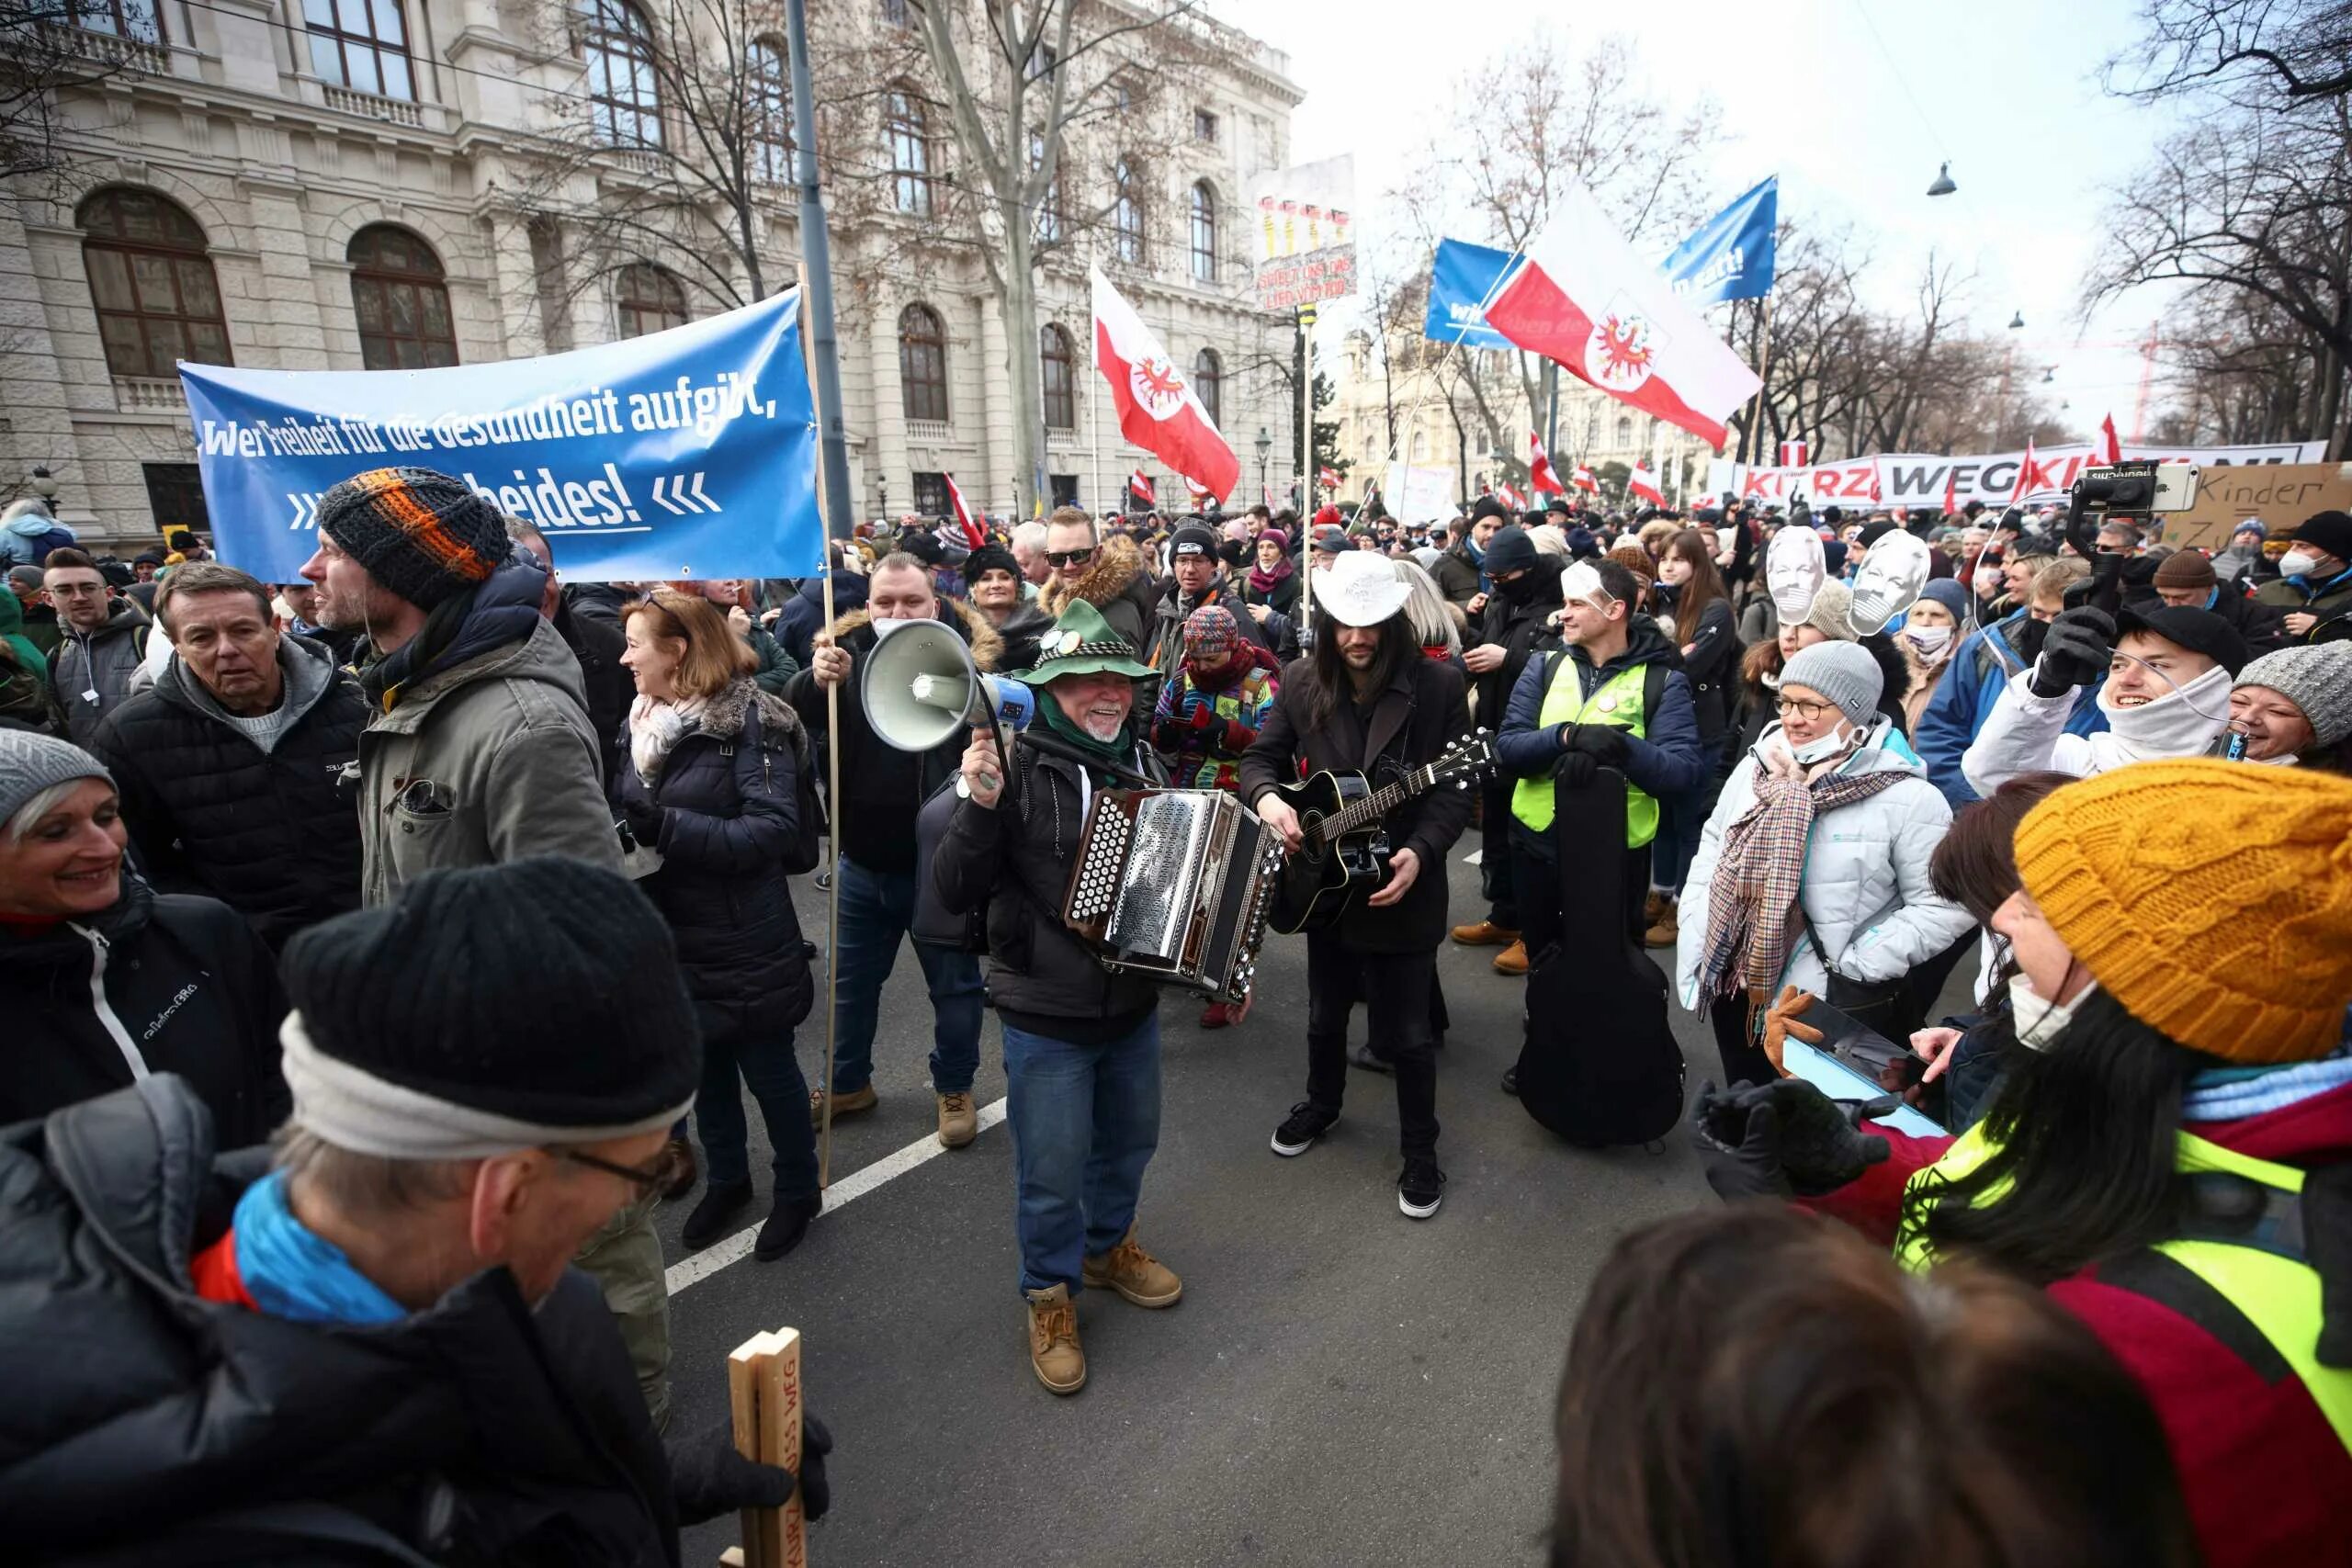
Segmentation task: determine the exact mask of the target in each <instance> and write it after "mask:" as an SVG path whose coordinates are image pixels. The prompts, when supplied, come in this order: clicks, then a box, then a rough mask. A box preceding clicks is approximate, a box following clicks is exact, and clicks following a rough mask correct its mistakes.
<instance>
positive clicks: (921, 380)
mask: <svg viewBox="0 0 2352 1568" xmlns="http://www.w3.org/2000/svg"><path fill="white" fill-rule="evenodd" d="M899 402H900V404H901V406H902V407H903V408H904V409H905V410H906V415H907V417H908V418H909V419H927V420H931V421H933V422H934V423H940V424H944V423H947V329H946V328H945V327H943V326H941V325H940V323H939V312H938V311H936V310H933V309H932V308H931V307H930V306H928V305H910V306H908V307H907V308H906V309H905V310H901V311H899Z"/></svg>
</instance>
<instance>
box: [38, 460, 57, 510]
mask: <svg viewBox="0 0 2352 1568" xmlns="http://www.w3.org/2000/svg"><path fill="white" fill-rule="evenodd" d="M32 491H33V493H34V494H35V495H37V496H39V497H40V498H41V501H42V502H44V503H46V502H53V501H55V500H56V499H57V481H56V480H55V479H51V478H50V475H49V470H48V469H47V468H35V469H34V470H33V479H32ZM52 510H54V508H52Z"/></svg>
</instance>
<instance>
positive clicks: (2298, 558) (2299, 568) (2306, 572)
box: [2278, 550, 2319, 577]
mask: <svg viewBox="0 0 2352 1568" xmlns="http://www.w3.org/2000/svg"><path fill="white" fill-rule="evenodd" d="M2278 570H2279V571H2280V572H2282V573H2284V574H2285V575H2286V576H2289V577H2309V576H2310V575H2311V574H2312V572H2314V571H2317V570H2319V558H2318V557H2317V556H2315V555H2313V554H2312V553H2311V551H2309V550H2289V551H2288V552H2287V553H2286V554H2285V555H2283V556H2280V557H2279V558H2278Z"/></svg>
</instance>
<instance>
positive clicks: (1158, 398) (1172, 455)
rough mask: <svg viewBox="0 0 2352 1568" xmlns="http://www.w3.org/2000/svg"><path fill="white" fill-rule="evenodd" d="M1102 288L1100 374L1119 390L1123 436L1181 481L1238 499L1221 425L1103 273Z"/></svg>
mask: <svg viewBox="0 0 2352 1568" xmlns="http://www.w3.org/2000/svg"><path fill="white" fill-rule="evenodd" d="M1090 276H1091V281H1092V284H1093V288H1094V367H1095V368H1096V369H1097V370H1100V371H1101V372H1102V373H1103V379H1104V380H1105V381H1108V382H1109V383H1110V384H1111V406H1112V407H1113V408H1114V409H1115V410H1116V411H1117V412H1118V416H1119V434H1122V435H1124V436H1125V437H1126V438H1127V439H1128V440H1129V441H1132V442H1134V443H1135V444H1136V446H1140V447H1142V448H1143V449H1144V450H1145V451H1147V452H1149V453H1150V454H1151V455H1152V456H1153V457H1158V458H1159V460H1160V461H1161V462H1163V463H1165V464H1167V465H1168V466H1169V467H1170V468H1173V469H1175V470H1176V472H1178V473H1180V474H1183V475H1185V476H1187V477H1189V478H1192V479H1198V480H1200V481H1201V483H1203V484H1204V485H1206V486H1208V487H1209V489H1210V490H1211V491H1214V492H1215V493H1216V494H1218V495H1231V494H1232V493H1233V487H1234V486H1235V485H1236V484H1238V483H1239V482H1240V479H1241V460H1240V459H1239V458H1238V457H1235V456H1234V455H1233V448H1232V447H1231V446H1228V445H1227V443H1226V439H1225V437H1224V436H1222V435H1220V434H1217V428H1216V421H1214V420H1212V419H1210V418H1209V411H1208V410H1207V409H1205V408H1203V407H1202V406H1201V400H1200V398H1199V396H1198V395H1197V394H1196V393H1194V392H1193V388H1192V383H1190V382H1189V381H1187V380H1185V378H1184V376H1183V373H1182V372H1181V371H1179V370H1178V369H1177V368H1176V363H1175V361H1173V360H1171V359H1170V358H1169V357H1168V351H1167V349H1166V348H1164V347H1162V346H1161V345H1160V342H1159V339H1158V338H1157V337H1154V336H1153V335H1152V332H1151V329H1150V328H1149V327H1147V326H1145V325H1144V324H1143V318H1142V317H1140V316H1138V315H1136V312H1135V307H1133V306H1131V305H1129V304H1128V303H1127V302H1126V301H1125V299H1121V298H1120V297H1119V291H1118V290H1117V289H1115V288H1112V287H1111V285H1110V284H1109V282H1108V281H1106V280H1105V279H1104V278H1103V274H1102V273H1101V272H1100V271H1094V272H1092V273H1091V275H1090Z"/></svg>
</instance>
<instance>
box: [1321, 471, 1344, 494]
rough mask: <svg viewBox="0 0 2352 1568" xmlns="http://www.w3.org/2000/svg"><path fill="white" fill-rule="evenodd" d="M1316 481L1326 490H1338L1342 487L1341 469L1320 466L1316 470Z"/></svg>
mask: <svg viewBox="0 0 2352 1568" xmlns="http://www.w3.org/2000/svg"><path fill="white" fill-rule="evenodd" d="M1315 482H1316V483H1317V484H1319V485H1321V486H1322V487H1323V488H1324V489H1325V490H1337V489H1339V488H1340V470H1339V469H1337V468H1317V469H1316V470H1315Z"/></svg>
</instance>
